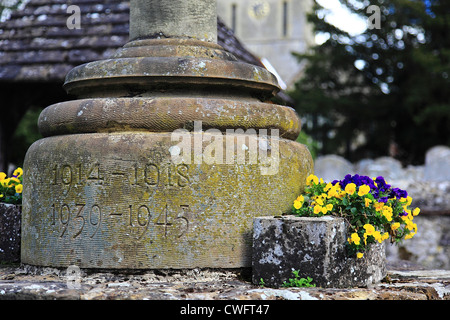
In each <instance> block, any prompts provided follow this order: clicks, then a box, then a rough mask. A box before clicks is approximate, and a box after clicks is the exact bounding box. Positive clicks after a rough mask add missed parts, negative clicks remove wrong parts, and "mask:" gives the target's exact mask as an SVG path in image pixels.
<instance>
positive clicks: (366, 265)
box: [252, 216, 386, 288]
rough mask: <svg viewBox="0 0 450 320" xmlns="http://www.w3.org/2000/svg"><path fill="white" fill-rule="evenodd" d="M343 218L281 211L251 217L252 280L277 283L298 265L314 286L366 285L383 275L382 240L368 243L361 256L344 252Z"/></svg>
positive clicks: (384, 269) (384, 274) (384, 267)
mask: <svg viewBox="0 0 450 320" xmlns="http://www.w3.org/2000/svg"><path fill="white" fill-rule="evenodd" d="M346 230H347V228H346V224H345V221H344V219H343V218H337V217H332V216H325V217H320V218H307V217H301V218H300V217H294V216H283V217H280V218H274V217H258V218H255V219H254V221H253V252H252V258H253V259H252V268H253V274H252V278H253V279H252V280H253V283H255V284H259V283H260V281H261V279H263V281H264V284H265V285H266V286H273V287H277V286H281V285H282V284H283V282H284V281H288V279H289V278H294V276H293V274H292V270H299V271H300V272H299V275H300V277H302V278H306V277H311V278H313V281H312V282H313V283H314V284H316V286H318V287H335V288H347V287H366V286H369V285H371V284H375V283H378V282H380V281H381V280H382V279H383V278H384V277H385V276H386V258H385V249H384V243H381V244H379V243H377V244H372V246H371V248H370V250H368V251H367V252H366V253H365V254H364V257H363V258H361V259H356V258H352V257H349V256H348V255H347V253H346V248H345V242H346V240H347V232H346Z"/></svg>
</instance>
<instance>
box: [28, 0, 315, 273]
mask: <svg viewBox="0 0 450 320" xmlns="http://www.w3.org/2000/svg"><path fill="white" fill-rule="evenodd" d="M130 6H131V7H130V41H129V42H128V43H127V44H126V45H125V46H124V47H123V48H121V49H119V50H118V51H117V52H116V53H115V54H114V55H113V56H112V57H111V58H110V59H106V60H101V61H94V62H91V63H87V64H84V65H81V66H78V67H76V68H74V69H73V70H71V71H70V72H69V73H68V74H67V76H66V81H65V84H64V88H65V90H66V91H67V92H68V93H69V94H71V95H74V96H76V97H77V99H76V100H72V101H66V102H62V103H57V104H54V105H51V106H49V107H47V108H46V109H45V110H44V111H43V112H42V113H41V115H40V118H39V129H40V131H41V133H42V134H43V136H44V138H43V139H41V140H39V141H36V142H35V143H34V144H33V145H32V146H31V147H30V149H29V150H28V152H27V155H26V158H25V162H24V183H23V184H24V193H23V215H22V246H21V247H22V252H21V260H22V262H23V263H26V264H31V265H39V266H54V267H67V266H69V265H77V266H78V267H80V268H102V269H103V268H114V269H147V268H155V269H159V268H197V267H200V268H240V267H250V266H251V246H252V236H251V233H252V223H253V218H254V217H255V216H257V215H258V216H265V215H277V214H282V213H285V212H288V211H289V210H290V207H291V204H292V202H293V200H294V199H295V198H296V197H297V196H298V195H299V194H300V193H301V192H302V190H303V188H304V181H305V180H306V177H307V176H308V175H309V174H310V173H311V172H312V167H313V163H312V159H311V156H310V154H309V151H308V150H307V148H306V147H305V146H304V145H302V144H299V143H297V142H295V139H296V138H297V136H298V134H299V132H300V120H299V117H298V115H297V114H296V113H295V111H294V110H293V109H292V108H289V107H284V106H280V105H276V104H273V103H268V102H266V101H267V100H268V99H270V98H271V97H272V96H273V95H274V94H276V93H277V92H278V91H279V87H278V83H277V81H276V78H275V77H274V76H273V75H272V74H271V73H269V72H268V71H267V70H266V69H263V68H260V67H257V66H254V65H250V64H247V63H243V62H239V61H237V59H236V58H235V57H234V56H233V55H232V54H230V53H229V52H226V51H225V50H224V49H223V48H222V47H221V46H219V45H218V44H217V43H216V37H217V36H216V30H217V25H216V23H217V20H216V19H217V17H216V13H215V12H216V9H215V0H206V1H205V0H202V1H199V0H198V1H182V0H176V1H174V0H171V1H168V0H167V1H163V0H160V1H156V0H136V1H133V0H132V1H131V4H130Z"/></svg>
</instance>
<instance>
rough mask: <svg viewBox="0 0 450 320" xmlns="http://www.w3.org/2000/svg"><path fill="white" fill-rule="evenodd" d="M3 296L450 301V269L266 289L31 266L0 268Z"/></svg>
mask: <svg viewBox="0 0 450 320" xmlns="http://www.w3.org/2000/svg"><path fill="white" fill-rule="evenodd" d="M0 300H185V301H191V300H197V301H206V300H234V301H236V300H241V301H247V300H259V301H268V300H450V270H390V271H388V275H387V277H386V279H385V280H384V281H383V282H381V283H379V284H377V285H374V286H371V287H367V288H349V289H334V288H318V287H316V288H267V287H261V286H256V285H253V284H251V282H250V276H249V272H248V270H235V271H224V270H198V269H194V270H185V271H177V272H175V271H145V272H141V273H136V272H134V273H132V274H123V273H122V274H121V273H114V272H86V271H84V270H82V271H81V277H80V278H79V281H78V282H77V281H73V280H72V279H69V277H68V276H67V275H66V270H58V269H53V268H36V267H31V266H24V265H20V266H3V267H0Z"/></svg>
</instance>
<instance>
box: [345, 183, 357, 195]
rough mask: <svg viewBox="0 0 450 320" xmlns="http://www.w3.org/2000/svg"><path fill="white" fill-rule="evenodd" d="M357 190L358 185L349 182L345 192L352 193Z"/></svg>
mask: <svg viewBox="0 0 450 320" xmlns="http://www.w3.org/2000/svg"><path fill="white" fill-rule="evenodd" d="M355 191H356V185H355V184H354V183H349V184H347V185H346V186H345V192H346V193H347V194H350V195H352V194H354V193H355Z"/></svg>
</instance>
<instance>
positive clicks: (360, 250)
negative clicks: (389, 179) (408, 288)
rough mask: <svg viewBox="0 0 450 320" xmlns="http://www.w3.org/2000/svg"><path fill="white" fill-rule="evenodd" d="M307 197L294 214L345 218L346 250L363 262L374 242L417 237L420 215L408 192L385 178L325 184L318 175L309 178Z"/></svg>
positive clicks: (357, 177) (348, 177) (349, 177)
mask: <svg viewBox="0 0 450 320" xmlns="http://www.w3.org/2000/svg"><path fill="white" fill-rule="evenodd" d="M306 183H307V186H306V189H305V192H304V194H302V195H300V196H299V197H298V198H297V199H296V200H295V201H294V203H293V207H292V214H294V215H295V216H299V217H321V216H324V215H327V214H328V215H333V216H336V217H342V218H344V219H345V220H346V222H347V224H348V235H349V237H348V239H347V243H346V246H347V249H348V254H349V255H350V256H356V257H357V258H362V257H363V256H364V252H366V250H367V248H368V247H369V246H370V245H371V244H372V243H375V242H379V243H382V242H383V241H384V240H387V239H390V241H391V243H400V242H401V241H402V240H404V239H410V238H412V237H413V236H414V235H415V234H416V233H417V225H416V224H415V223H414V222H413V219H414V217H415V216H417V215H418V214H419V212H420V209H419V208H414V209H412V208H411V207H410V205H411V201H412V199H411V197H410V196H408V193H407V192H406V191H405V190H402V189H399V188H394V187H392V186H391V185H389V184H387V183H386V181H385V179H384V178H383V177H381V176H380V177H377V178H372V179H371V178H369V177H367V176H360V175H357V174H356V175H353V176H352V175H346V176H345V177H344V179H343V180H334V181H333V182H328V183H325V182H324V181H323V180H322V179H319V178H318V177H316V176H315V175H310V176H309V177H308V178H307V181H306Z"/></svg>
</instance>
